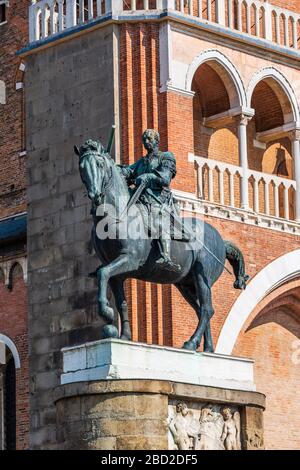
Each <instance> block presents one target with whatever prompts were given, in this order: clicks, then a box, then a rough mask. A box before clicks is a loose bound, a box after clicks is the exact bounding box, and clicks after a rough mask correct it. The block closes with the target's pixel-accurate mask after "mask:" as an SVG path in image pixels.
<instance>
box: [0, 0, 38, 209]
mask: <svg viewBox="0 0 300 470" xmlns="http://www.w3.org/2000/svg"><path fill="white" fill-rule="evenodd" d="M30 3H31V2H30V1H29V0H25V1H24V0H22V1H19V0H10V2H9V5H10V6H9V7H8V8H7V24H3V25H2V26H0V44H1V47H0V80H2V81H4V82H5V85H6V104H0V218H1V217H6V216H8V215H11V214H14V213H18V212H23V211H24V210H25V209H26V195H25V187H26V174H25V167H26V161H25V158H26V157H25V158H24V157H20V156H19V153H20V152H21V151H23V150H25V142H24V125H25V124H24V103H23V92H22V90H18V91H16V82H18V81H21V80H22V73H21V72H20V71H19V65H20V62H21V61H20V59H19V58H18V57H17V56H16V51H17V50H19V49H21V48H22V47H23V46H24V45H25V44H26V43H27V37H28V33H27V30H28V6H29V4H30Z"/></svg>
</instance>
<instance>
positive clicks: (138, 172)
mask: <svg viewBox="0 0 300 470" xmlns="http://www.w3.org/2000/svg"><path fill="white" fill-rule="evenodd" d="M159 141H160V136H159V133H158V132H156V131H155V130H153V129H147V130H146V131H145V132H144V133H143V145H144V147H145V149H146V151H147V155H146V156H145V157H141V158H140V159H139V160H138V161H137V162H135V163H133V164H132V165H129V166H125V165H122V166H120V168H121V172H122V174H123V176H124V177H125V178H126V181H127V184H128V186H131V185H132V184H134V185H135V186H136V187H139V186H140V185H141V184H143V185H144V186H145V190H144V191H143V193H142V195H141V196H140V198H139V203H141V204H142V205H143V206H144V207H145V208H146V209H147V212H148V214H150V215H151V220H152V224H151V228H152V229H153V228H154V229H155V231H156V233H157V236H156V239H157V241H158V247H159V251H160V254H161V257H160V258H159V259H158V260H157V261H156V263H157V264H159V265H160V266H162V267H164V268H166V269H167V270H169V271H176V272H180V270H181V268H180V266H179V265H177V264H175V263H173V261H172V260H171V257H170V235H171V232H172V228H171V227H170V217H168V221H169V227H166V223H165V222H166V220H167V217H166V215H167V214H168V215H170V214H171V215H173V218H174V216H176V215H175V214H176V212H177V211H176V208H175V204H174V200H173V196H172V192H171V190H170V183H171V181H172V179H173V178H174V177H175V175H176V160H175V157H174V155H173V153H171V152H160V151H159V149H158V146H159ZM151 235H152V236H153V234H151Z"/></svg>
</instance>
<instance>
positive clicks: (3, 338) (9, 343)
mask: <svg viewBox="0 0 300 470" xmlns="http://www.w3.org/2000/svg"><path fill="white" fill-rule="evenodd" d="M0 341H1V342H2V343H4V344H5V345H6V346H7V347H8V349H9V350H10V352H11V353H12V355H13V358H14V361H15V367H16V369H20V367H21V361H20V355H19V352H18V350H17V347H16V346H15V343H14V342H13V341H12V340H11V339H10V338H9V337H8V336H5V335H2V334H1V333H0Z"/></svg>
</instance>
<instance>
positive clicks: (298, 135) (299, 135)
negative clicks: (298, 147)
mask: <svg viewBox="0 0 300 470" xmlns="http://www.w3.org/2000/svg"><path fill="white" fill-rule="evenodd" d="M288 136H289V138H290V140H291V141H295V140H299V141H300V129H294V130H292V131H290V132H289V133H288Z"/></svg>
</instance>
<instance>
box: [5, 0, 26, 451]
mask: <svg viewBox="0 0 300 470" xmlns="http://www.w3.org/2000/svg"><path fill="white" fill-rule="evenodd" d="M30 3H31V2H30V1H29V0H22V1H19V0H10V2H9V7H8V8H7V24H3V25H1V26H0V45H1V47H0V80H2V81H4V83H5V85H6V104H0V219H1V218H3V217H7V216H9V215H13V214H16V213H20V212H23V211H25V210H26V157H20V156H19V154H20V152H22V151H23V150H25V141H24V134H25V129H24V127H25V122H24V101H23V100H24V98H23V92H22V90H16V83H17V82H22V81H23V72H21V71H20V70H19V66H20V63H21V61H20V59H19V58H18V57H17V56H16V51H17V50H19V49H21V48H22V47H23V46H24V45H25V44H26V43H27V40H28V33H27V31H28V7H29V5H30ZM2 253H3V255H4V257H5V253H4V252H3V248H2ZM0 333H1V334H4V335H6V336H8V337H10V339H11V340H12V341H13V342H14V343H15V345H16V347H17V349H18V351H19V355H20V358H21V369H17V371H16V381H17V385H16V386H17V448H18V449H26V448H28V429H29V410H28V363H27V361H28V344H27V343H28V341H27V296H26V286H25V284H24V281H23V279H22V278H20V277H19V278H17V279H14V283H13V289H12V291H10V290H8V289H7V287H5V285H4V284H3V283H1V284H0Z"/></svg>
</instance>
